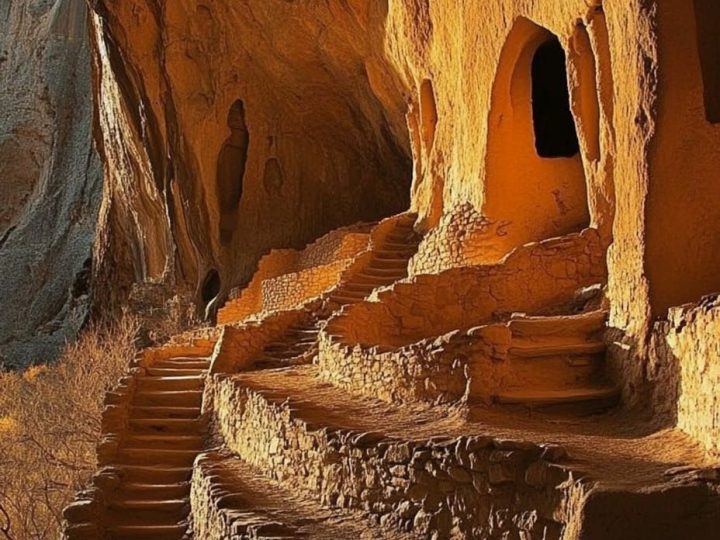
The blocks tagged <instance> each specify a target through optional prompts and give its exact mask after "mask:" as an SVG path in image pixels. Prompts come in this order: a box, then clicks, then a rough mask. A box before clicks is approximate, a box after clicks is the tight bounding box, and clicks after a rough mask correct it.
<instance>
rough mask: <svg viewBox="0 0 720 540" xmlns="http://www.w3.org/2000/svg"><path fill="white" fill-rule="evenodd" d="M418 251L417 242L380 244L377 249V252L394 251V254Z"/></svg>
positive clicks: (386, 242)
mask: <svg viewBox="0 0 720 540" xmlns="http://www.w3.org/2000/svg"><path fill="white" fill-rule="evenodd" d="M411 250H412V251H413V252H414V251H417V243H416V242H392V241H385V242H382V243H381V244H380V246H379V247H378V248H377V250H376V252H381V251H393V252H401V253H404V252H407V251H411Z"/></svg>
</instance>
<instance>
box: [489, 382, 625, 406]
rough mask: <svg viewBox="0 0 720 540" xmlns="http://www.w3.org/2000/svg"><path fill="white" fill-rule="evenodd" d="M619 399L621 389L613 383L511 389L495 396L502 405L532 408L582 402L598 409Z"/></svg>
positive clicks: (612, 404)
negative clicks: (565, 387) (573, 386)
mask: <svg viewBox="0 0 720 540" xmlns="http://www.w3.org/2000/svg"><path fill="white" fill-rule="evenodd" d="M619 399H620V389H619V388H618V387H616V386H612V385H598V386H586V387H579V388H569V389H564V390H534V389H524V390H517V391H512V390H510V391H504V392H503V393H501V394H498V395H496V396H495V398H494V400H495V402H496V403H499V404H502V405H522V406H524V407H527V408H531V409H540V408H546V407H555V406H566V405H578V404H582V405H584V406H590V407H591V408H593V409H597V410H602V409H607V408H610V407H614V406H615V405H617V403H618V401H619Z"/></svg>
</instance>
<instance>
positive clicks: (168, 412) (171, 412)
mask: <svg viewBox="0 0 720 540" xmlns="http://www.w3.org/2000/svg"><path fill="white" fill-rule="evenodd" d="M200 412H201V409H200V407H174V406H165V407H161V406H138V405H136V406H133V407H131V408H130V418H131V419H137V420H141V419H151V420H159V419H187V420H194V419H197V418H198V417H199V416H200Z"/></svg>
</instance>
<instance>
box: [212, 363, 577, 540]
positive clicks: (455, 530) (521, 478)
mask: <svg viewBox="0 0 720 540" xmlns="http://www.w3.org/2000/svg"><path fill="white" fill-rule="evenodd" d="M213 386H214V396H215V397H214V401H215V411H216V420H217V426H218V428H219V430H220V432H221V434H222V435H223V437H224V438H225V441H226V444H227V446H228V447H229V449H230V450H232V451H233V452H235V453H237V454H238V455H239V456H240V457H241V458H242V459H244V460H246V461H247V462H248V463H250V464H251V465H253V466H255V467H257V468H259V469H261V470H263V471H265V473H266V474H267V475H268V476H270V477H271V478H273V479H275V480H279V481H284V482H287V483H288V485H289V486H291V487H292V489H295V490H300V491H302V492H305V493H306V494H309V495H312V496H313V497H315V498H317V499H318V500H319V501H320V502H321V504H323V505H326V506H329V507H341V508H350V509H362V510H365V511H367V512H369V513H370V514H371V515H372V519H373V520H374V521H375V522H378V523H379V524H381V525H382V526H392V527H397V528H400V529H403V530H413V531H416V532H419V533H421V534H425V535H427V536H428V537H430V536H432V535H433V534H434V535H436V536H435V537H437V538H489V539H500V538H508V535H509V536H510V537H528V538H530V537H532V538H545V539H547V540H552V539H559V538H561V535H562V530H563V520H564V519H565V518H564V514H563V509H564V503H565V502H566V499H567V497H568V494H569V493H570V491H572V486H573V485H574V481H573V479H572V475H571V473H570V472H569V471H568V470H567V469H566V468H565V467H563V466H562V465H557V464H554V463H552V459H553V457H556V456H559V455H562V452H558V450H559V449H558V448H557V447H552V446H551V447H547V448H542V447H540V446H537V445H534V444H531V443H523V442H514V441H502V440H495V439H492V438H490V437H481V436H471V437H458V438H454V439H445V438H437V439H431V440H423V441H402V440H397V439H391V438H388V437H386V436H383V435H381V434H376V433H360V432H353V431H350V430H346V429H338V428H331V427H323V426H318V425H313V424H310V423H308V422H306V421H304V420H302V419H301V418H298V417H296V414H295V413H294V412H293V411H294V409H293V404H292V403H289V402H287V401H286V402H282V403H280V402H274V403H273V402H269V401H268V400H266V399H265V398H264V397H263V395H262V394H260V393H258V392H254V391H250V390H248V389H244V388H242V387H241V386H238V385H237V384H236V383H235V382H234V381H233V379H232V377H216V378H215V381H214V384H213Z"/></svg>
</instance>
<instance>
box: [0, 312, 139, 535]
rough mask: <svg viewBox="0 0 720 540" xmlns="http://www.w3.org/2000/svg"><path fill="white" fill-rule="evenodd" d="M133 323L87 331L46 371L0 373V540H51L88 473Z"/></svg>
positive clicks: (128, 353)
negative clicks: (106, 400) (107, 397)
mask: <svg viewBox="0 0 720 540" xmlns="http://www.w3.org/2000/svg"><path fill="white" fill-rule="evenodd" d="M137 332H138V325H137V322H136V321H135V320H134V319H133V318H131V317H124V318H122V319H121V320H119V321H116V322H114V323H112V324H105V325H101V326H96V327H93V328H89V329H88V330H86V331H85V332H84V333H83V334H82V335H81V336H80V338H79V340H78V341H77V342H76V343H73V344H71V345H68V346H67V348H66V349H65V351H64V352H63V355H62V357H61V358H60V360H59V361H58V362H57V363H55V364H53V365H52V366H38V367H33V368H30V369H28V370H27V371H25V372H23V373H18V372H7V373H0V539H13V540H25V539H31V538H32V539H44V538H53V539H54V538H58V537H59V534H60V527H61V523H62V509H63V507H64V506H65V505H66V504H67V503H68V502H70V501H71V499H72V497H73V495H74V493H75V492H76V491H77V490H78V489H79V488H81V487H82V486H83V484H84V483H85V482H87V480H88V479H89V477H90V475H91V474H92V472H93V471H94V468H95V463H96V456H95V446H96V444H97V441H98V438H99V435H100V421H101V413H102V405H103V397H104V394H105V391H106V390H107V389H108V388H110V387H111V386H113V385H114V384H115V383H116V382H117V380H118V379H119V377H121V376H122V374H123V372H124V371H125V370H126V369H127V367H128V362H129V360H130V359H131V358H132V357H133V356H134V354H135V338H136V335H137Z"/></svg>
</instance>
